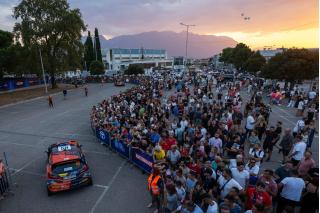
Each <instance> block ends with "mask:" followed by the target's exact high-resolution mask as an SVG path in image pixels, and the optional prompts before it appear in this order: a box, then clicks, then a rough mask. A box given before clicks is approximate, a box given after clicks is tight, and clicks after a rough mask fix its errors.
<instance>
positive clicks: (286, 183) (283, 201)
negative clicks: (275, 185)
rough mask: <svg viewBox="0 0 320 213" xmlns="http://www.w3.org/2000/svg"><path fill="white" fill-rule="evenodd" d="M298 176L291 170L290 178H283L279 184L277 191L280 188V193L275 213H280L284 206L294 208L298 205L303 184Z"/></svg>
mask: <svg viewBox="0 0 320 213" xmlns="http://www.w3.org/2000/svg"><path fill="white" fill-rule="evenodd" d="M298 175H299V174H298V171H297V170H292V177H287V178H284V179H283V180H282V181H281V182H280V183H279V189H280V188H282V191H281V193H280V198H279V199H278V207H277V213H282V211H283V209H284V208H285V207H286V206H290V207H293V208H295V207H296V206H298V205H299V202H300V200H301V195H302V190H303V189H304V188H305V183H304V181H303V179H302V178H299V176H298Z"/></svg>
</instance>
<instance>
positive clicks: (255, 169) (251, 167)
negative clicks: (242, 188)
mask: <svg viewBox="0 0 320 213" xmlns="http://www.w3.org/2000/svg"><path fill="white" fill-rule="evenodd" d="M245 170H247V171H248V172H249V175H250V177H249V184H250V185H255V184H256V182H257V180H258V173H259V170H260V167H259V166H258V165H256V160H255V159H254V158H251V159H250V160H249V162H248V163H247V164H246V166H245Z"/></svg>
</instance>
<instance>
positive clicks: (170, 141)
mask: <svg viewBox="0 0 320 213" xmlns="http://www.w3.org/2000/svg"><path fill="white" fill-rule="evenodd" d="M172 145H176V139H174V138H166V139H164V141H163V143H162V144H161V146H162V148H163V150H164V151H168V150H170V149H171V146H172Z"/></svg>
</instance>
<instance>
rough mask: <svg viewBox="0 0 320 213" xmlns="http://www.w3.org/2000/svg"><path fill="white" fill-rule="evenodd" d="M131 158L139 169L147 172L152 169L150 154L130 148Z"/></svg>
mask: <svg viewBox="0 0 320 213" xmlns="http://www.w3.org/2000/svg"><path fill="white" fill-rule="evenodd" d="M131 160H132V162H133V163H135V164H136V165H137V166H139V167H140V168H141V169H143V170H145V171H146V172H148V173H151V171H152V165H153V159H152V157H151V156H150V155H148V154H147V153H145V152H144V151H142V150H140V149H137V148H132V149H131Z"/></svg>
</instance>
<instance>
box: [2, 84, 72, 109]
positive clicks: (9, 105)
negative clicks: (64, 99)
mask: <svg viewBox="0 0 320 213" xmlns="http://www.w3.org/2000/svg"><path fill="white" fill-rule="evenodd" d="M75 89H76V88H73V89H67V91H71V90H75ZM58 94H61V91H60V92H56V93H52V94H50V95H51V96H56V95H58ZM48 95H49V94H48ZM48 95H43V96H39V97H36V98H31V99H28V100H23V101H18V102H15V103H11V104H6V105H3V106H0V109H4V108H8V107H11V106H15V105H18V104H24V103H28V102H32V101H36V100H39V99H42V98H47V97H48Z"/></svg>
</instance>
